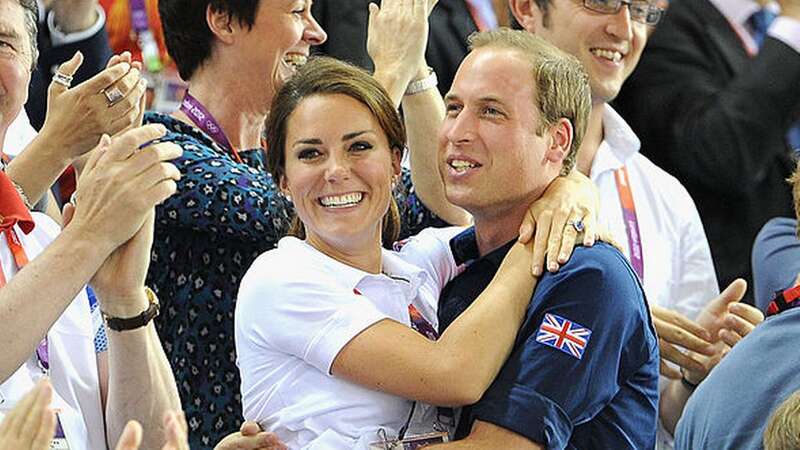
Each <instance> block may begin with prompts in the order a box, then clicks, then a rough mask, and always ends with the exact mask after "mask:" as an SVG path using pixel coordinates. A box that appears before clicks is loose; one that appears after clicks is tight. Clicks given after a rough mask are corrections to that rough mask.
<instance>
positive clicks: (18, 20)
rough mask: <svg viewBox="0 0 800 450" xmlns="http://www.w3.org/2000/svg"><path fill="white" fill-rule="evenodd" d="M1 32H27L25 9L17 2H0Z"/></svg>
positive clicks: (12, 0)
mask: <svg viewBox="0 0 800 450" xmlns="http://www.w3.org/2000/svg"><path fill="white" fill-rule="evenodd" d="M0 31H2V32H3V33H5V34H7V35H10V34H20V33H21V32H24V31H25V9H24V8H23V7H22V5H21V4H20V3H19V1H17V0H0Z"/></svg>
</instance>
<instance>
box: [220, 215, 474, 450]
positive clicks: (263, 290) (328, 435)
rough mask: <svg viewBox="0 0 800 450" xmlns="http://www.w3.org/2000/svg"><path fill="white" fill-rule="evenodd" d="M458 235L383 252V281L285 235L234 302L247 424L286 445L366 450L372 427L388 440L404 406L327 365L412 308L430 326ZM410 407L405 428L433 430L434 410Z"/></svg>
mask: <svg viewBox="0 0 800 450" xmlns="http://www.w3.org/2000/svg"><path fill="white" fill-rule="evenodd" d="M459 231H461V229H460V228H447V229H428V230H425V231H423V232H422V233H420V234H419V235H417V236H415V237H413V238H411V239H409V240H408V241H407V242H406V243H405V245H404V246H403V247H402V249H401V250H400V251H399V252H393V251H387V250H383V271H384V273H385V274H388V275H385V274H377V275H375V274H369V273H366V272H363V271H361V270H359V269H356V268H353V267H350V266H348V265H346V264H343V263H341V262H338V261H336V260H334V259H333V258H330V257H328V256H326V255H325V254H323V253H321V252H319V251H317V250H316V249H315V248H313V247H311V246H310V245H309V244H307V243H306V242H304V241H301V240H298V239H296V238H293V237H286V238H283V239H281V240H280V242H279V243H278V248H276V249H275V250H272V251H269V252H266V253H264V254H263V255H261V256H260V257H259V258H258V259H257V260H256V261H255V262H254V263H253V265H252V266H251V267H250V269H249V270H248V271H247V274H246V275H245V277H244V279H243V280H242V284H241V286H240V288H239V297H238V300H237V304H236V319H235V323H236V351H237V355H238V365H239V369H240V371H241V376H242V402H243V404H244V417H245V419H246V420H255V421H257V422H258V423H259V424H260V425H261V426H262V427H264V428H265V429H266V430H269V431H273V432H275V433H276V434H277V435H278V436H279V437H280V438H281V440H283V441H284V442H285V443H286V444H287V445H288V446H289V448H292V449H296V448H303V449H348V450H349V449H353V448H366V445H367V444H368V443H369V442H372V441H377V440H378V435H377V432H378V430H379V429H380V428H383V429H384V430H385V431H386V432H387V434H388V435H389V436H394V435H396V433H397V431H398V430H399V429H400V428H401V427H402V426H403V424H404V423H405V421H406V419H407V417H408V415H409V412H410V411H411V407H412V402H411V401H409V400H405V399H402V398H400V397H396V396H393V395H390V394H386V393H381V392H377V391H373V390H371V389H368V388H365V387H362V386H359V385H357V384H354V383H351V382H349V381H346V380H343V379H340V378H335V377H333V376H332V375H331V374H330V369H331V365H332V364H333V361H334V359H335V358H336V356H337V355H338V354H339V352H340V351H341V350H342V348H343V347H344V346H345V345H346V344H347V343H348V342H350V340H352V339H353V338H354V337H355V336H356V335H358V334H359V333H360V332H362V331H363V330H365V329H366V328H368V327H370V326H371V325H373V324H375V323H376V322H379V321H381V320H384V319H387V318H388V319H392V320H395V321H397V322H400V323H402V324H405V325H407V326H410V319H409V312H408V306H409V305H410V304H413V305H414V306H415V307H416V308H417V309H418V310H419V311H420V313H421V314H422V315H423V316H424V317H425V318H426V319H427V320H428V321H429V322H430V323H431V324H432V325H433V326H434V327H438V321H437V318H436V309H437V304H438V299H439V292H440V291H441V289H442V288H443V287H444V285H445V284H446V283H447V282H448V281H450V280H451V279H452V278H453V277H455V276H456V275H457V274H458V267H457V266H456V265H455V261H454V259H453V255H452V253H451V252H450V246H449V241H450V238H451V237H453V236H455V235H456V234H457V233H458V232H459ZM417 410H421V412H422V413H421V414H416V413H415V420H413V421H412V427H411V429H410V431H411V432H414V431H431V428H430V425H432V421H431V420H430V418H431V414H432V412H433V408H431V407H428V406H427V405H417ZM426 425H427V426H428V427H427V429H424V430H423V428H424V427H425V426H426Z"/></svg>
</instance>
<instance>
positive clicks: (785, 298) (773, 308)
mask: <svg viewBox="0 0 800 450" xmlns="http://www.w3.org/2000/svg"><path fill="white" fill-rule="evenodd" d="M798 306H800V286H795V287H793V288H790V289H786V290H785V291H778V292H776V293H775V297H774V298H773V299H772V301H771V302H770V303H769V305H768V306H767V317H771V316H774V315H775V314H778V313H780V312H783V311H786V310H789V309H792V308H796V307H798Z"/></svg>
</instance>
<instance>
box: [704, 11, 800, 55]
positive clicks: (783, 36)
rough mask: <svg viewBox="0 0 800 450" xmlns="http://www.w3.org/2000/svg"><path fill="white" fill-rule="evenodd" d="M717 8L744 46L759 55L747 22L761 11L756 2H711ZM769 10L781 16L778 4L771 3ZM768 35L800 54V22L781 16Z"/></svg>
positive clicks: (772, 25) (770, 28)
mask: <svg viewBox="0 0 800 450" xmlns="http://www.w3.org/2000/svg"><path fill="white" fill-rule="evenodd" d="M709 1H710V2H711V3H712V4H713V5H714V6H715V7H716V8H717V10H719V12H720V13H722V15H723V16H725V18H726V19H728V22H730V24H731V26H732V27H733V29H734V30H735V31H736V33H737V34H738V35H739V36H740V37H741V38H742V40H743V41H744V45H745V46H746V47H747V50H748V52H749V53H750V54H753V55H755V54H757V53H758V46H757V45H756V43H755V41H754V40H753V35H752V30H751V29H750V26H749V25H748V23H747V21H748V20H749V19H750V16H752V15H753V13H755V12H756V11H758V10H759V9H761V6H760V5H759V4H758V3H756V2H755V1H754V0H709ZM767 8H769V9H771V10H772V11H774V12H775V13H776V14H780V10H781V9H780V6H779V5H778V4H777V3H776V2H774V1H773V2H770V3H769V4H768V5H767ZM767 35H769V36H772V37H774V38H776V39H779V40H781V41H782V42H783V43H785V44H786V45H788V46H789V47H792V48H793V49H794V50H795V51H796V52H798V53H800V20H795V19H791V18H789V17H785V16H779V17H778V18H776V19H775V21H774V22H772V24H771V25H770V27H769V30H768V31H767Z"/></svg>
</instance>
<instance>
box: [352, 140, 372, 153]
mask: <svg viewBox="0 0 800 450" xmlns="http://www.w3.org/2000/svg"><path fill="white" fill-rule="evenodd" d="M371 148H372V144H370V143H369V142H364V141H359V142H354V143H353V144H352V145H350V150H353V151H356V152H363V151H365V150H370V149H371Z"/></svg>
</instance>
